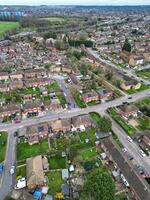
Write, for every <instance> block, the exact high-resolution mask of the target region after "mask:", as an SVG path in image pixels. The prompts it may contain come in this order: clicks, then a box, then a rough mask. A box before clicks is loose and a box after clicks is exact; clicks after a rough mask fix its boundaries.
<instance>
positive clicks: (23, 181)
mask: <svg viewBox="0 0 150 200" xmlns="http://www.w3.org/2000/svg"><path fill="white" fill-rule="evenodd" d="M24 187H26V178H25V177H23V178H21V179H19V180H18V182H17V184H16V185H15V187H14V189H15V190H19V189H22V188H24Z"/></svg>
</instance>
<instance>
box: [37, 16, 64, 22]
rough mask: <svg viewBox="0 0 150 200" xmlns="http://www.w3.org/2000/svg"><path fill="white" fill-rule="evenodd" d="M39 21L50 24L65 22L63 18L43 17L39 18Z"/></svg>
mask: <svg viewBox="0 0 150 200" xmlns="http://www.w3.org/2000/svg"><path fill="white" fill-rule="evenodd" d="M40 19H45V20H48V21H50V22H64V21H66V20H67V19H66V18H63V17H45V18H40Z"/></svg>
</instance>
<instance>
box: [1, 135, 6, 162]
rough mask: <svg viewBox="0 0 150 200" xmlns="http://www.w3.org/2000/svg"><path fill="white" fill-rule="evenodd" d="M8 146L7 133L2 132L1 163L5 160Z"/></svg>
mask: <svg viewBox="0 0 150 200" xmlns="http://www.w3.org/2000/svg"><path fill="white" fill-rule="evenodd" d="M6 147H7V133H6V132H0V163H1V162H3V161H4V160H5V153H6Z"/></svg>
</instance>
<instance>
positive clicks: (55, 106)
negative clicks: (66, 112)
mask: <svg viewBox="0 0 150 200" xmlns="http://www.w3.org/2000/svg"><path fill="white" fill-rule="evenodd" d="M44 108H45V110H46V111H48V110H52V111H55V110H59V109H61V108H62V106H61V105H60V104H59V103H53V102H46V103H45V104H44Z"/></svg>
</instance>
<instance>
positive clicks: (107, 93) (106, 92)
mask: <svg viewBox="0 0 150 200" xmlns="http://www.w3.org/2000/svg"><path fill="white" fill-rule="evenodd" d="M97 93H98V95H99V99H106V98H108V97H111V96H112V95H113V92H112V91H111V90H107V89H101V90H98V91H97Z"/></svg>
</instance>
